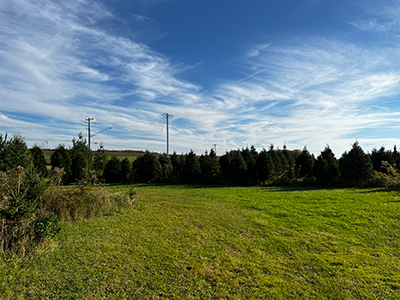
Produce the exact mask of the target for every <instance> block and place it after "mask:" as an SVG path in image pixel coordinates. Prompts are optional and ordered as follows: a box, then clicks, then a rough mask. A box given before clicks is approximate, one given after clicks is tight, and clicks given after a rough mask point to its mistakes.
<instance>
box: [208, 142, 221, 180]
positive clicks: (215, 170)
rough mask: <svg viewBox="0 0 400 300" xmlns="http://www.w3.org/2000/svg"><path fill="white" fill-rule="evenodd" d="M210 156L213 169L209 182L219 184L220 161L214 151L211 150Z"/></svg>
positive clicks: (210, 171) (210, 170) (210, 172)
mask: <svg viewBox="0 0 400 300" xmlns="http://www.w3.org/2000/svg"><path fill="white" fill-rule="evenodd" d="M209 156H210V159H211V168H210V169H209V170H208V173H207V180H208V182H209V183H217V182H218V181H219V177H220V175H221V166H220V164H219V159H218V157H217V155H216V154H215V152H214V150H213V149H211V151H210V155H209Z"/></svg>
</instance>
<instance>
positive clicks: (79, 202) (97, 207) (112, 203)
mask: <svg viewBox="0 0 400 300" xmlns="http://www.w3.org/2000/svg"><path fill="white" fill-rule="evenodd" d="M132 203H133V198H131V197H130V196H129V195H128V194H127V193H125V192H113V193H111V192H110V190H108V189H105V188H103V187H91V186H89V187H88V186H80V187H79V188H76V187H62V186H54V185H53V186H51V187H50V188H49V189H47V190H46V192H45V194H44V196H43V205H44V206H45V207H46V209H47V210H49V211H52V212H54V213H55V214H56V215H57V217H58V218H59V219H60V221H61V222H63V223H65V222H79V221H83V220H86V219H90V218H94V217H101V216H104V215H107V214H109V213H111V212H112V211H118V210H120V209H121V208H127V207H129V206H131V204H132Z"/></svg>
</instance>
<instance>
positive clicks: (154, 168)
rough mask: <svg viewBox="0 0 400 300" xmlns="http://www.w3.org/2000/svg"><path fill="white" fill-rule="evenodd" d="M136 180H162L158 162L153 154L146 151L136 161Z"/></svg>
mask: <svg viewBox="0 0 400 300" xmlns="http://www.w3.org/2000/svg"><path fill="white" fill-rule="evenodd" d="M135 172H136V173H135V174H136V179H137V180H138V181H139V182H155V181H159V180H160V178H162V175H163V171H162V168H161V164H160V161H159V160H158V157H157V156H156V155H155V154H154V153H150V152H149V151H146V152H145V154H144V155H142V156H139V157H138V158H137V159H136V170H135Z"/></svg>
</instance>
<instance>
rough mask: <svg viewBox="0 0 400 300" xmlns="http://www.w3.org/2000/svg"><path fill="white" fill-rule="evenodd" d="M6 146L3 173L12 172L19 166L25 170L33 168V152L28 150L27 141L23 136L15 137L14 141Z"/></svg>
mask: <svg viewBox="0 0 400 300" xmlns="http://www.w3.org/2000/svg"><path fill="white" fill-rule="evenodd" d="M5 146H6V147H5V149H4V162H3V170H2V171H10V170H11V169H14V168H16V167H18V166H21V167H23V168H24V169H27V168H29V167H31V165H32V156H31V152H30V151H29V150H28V147H27V146H26V143H25V140H24V138H23V137H22V136H21V135H19V134H15V135H13V137H12V139H11V140H10V141H9V142H6V144H5Z"/></svg>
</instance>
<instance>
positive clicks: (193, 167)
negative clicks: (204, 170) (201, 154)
mask: <svg viewBox="0 0 400 300" xmlns="http://www.w3.org/2000/svg"><path fill="white" fill-rule="evenodd" d="M200 176H201V166H200V162H199V159H198V157H197V156H196V154H195V153H194V152H193V150H190V152H189V153H188V154H186V157H185V165H184V167H183V180H184V182H186V183H198V182H199V181H200Z"/></svg>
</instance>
